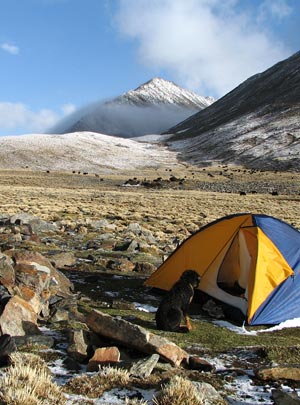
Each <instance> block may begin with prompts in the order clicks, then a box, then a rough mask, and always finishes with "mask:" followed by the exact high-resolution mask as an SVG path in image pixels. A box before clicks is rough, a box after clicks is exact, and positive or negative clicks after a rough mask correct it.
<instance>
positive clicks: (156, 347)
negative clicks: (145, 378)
mask: <svg viewBox="0 0 300 405" xmlns="http://www.w3.org/2000/svg"><path fill="white" fill-rule="evenodd" d="M86 323H87V325H88V326H89V327H90V328H91V329H92V330H93V331H94V332H95V333H97V334H99V335H101V336H105V337H107V338H110V339H113V340H115V341H118V342H120V343H121V344H122V345H124V346H126V347H132V348H135V349H137V350H139V351H141V352H144V353H149V354H153V353H157V354H159V355H160V356H161V357H162V358H163V359H165V360H166V361H168V362H170V363H171V364H173V365H175V366H179V365H180V364H181V362H182V360H183V359H186V358H187V357H188V355H187V353H186V352H185V351H184V350H182V349H181V348H180V347H178V346H176V345H175V344H174V343H173V342H171V341H169V340H167V339H165V338H162V337H160V336H157V335H155V334H153V333H150V332H149V331H148V330H146V329H144V328H142V327H141V326H138V325H134V324H132V323H130V322H128V321H125V320H124V319H121V318H119V317H116V318H113V317H112V316H110V315H108V314H104V313H103V312H100V311H98V310H93V311H92V312H91V313H90V314H89V315H88V316H87V318H86Z"/></svg>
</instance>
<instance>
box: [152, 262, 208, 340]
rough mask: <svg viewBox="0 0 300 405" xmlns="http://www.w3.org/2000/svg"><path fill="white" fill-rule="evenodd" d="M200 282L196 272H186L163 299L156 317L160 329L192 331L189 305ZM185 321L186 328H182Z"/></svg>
mask: <svg viewBox="0 0 300 405" xmlns="http://www.w3.org/2000/svg"><path fill="white" fill-rule="evenodd" d="M199 282H200V276H199V274H198V273H197V272H196V271H194V270H186V271H185V272H184V273H182V275H181V277H180V279H179V280H178V281H177V282H176V283H175V284H174V285H173V287H172V288H171V290H170V291H169V292H168V293H167V294H166V295H165V296H164V298H163V299H162V301H161V303H160V305H159V307H158V310H157V312H156V315H155V320H156V326H157V328H158V329H161V330H166V331H171V332H183V331H190V330H191V329H192V325H191V322H190V319H189V317H188V309H189V305H190V303H191V301H192V299H193V297H194V288H196V287H198V285H199ZM183 319H184V322H185V325H186V327H185V328H182V327H181V326H180V324H181V321H182V320H183Z"/></svg>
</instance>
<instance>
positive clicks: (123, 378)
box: [65, 367, 130, 398]
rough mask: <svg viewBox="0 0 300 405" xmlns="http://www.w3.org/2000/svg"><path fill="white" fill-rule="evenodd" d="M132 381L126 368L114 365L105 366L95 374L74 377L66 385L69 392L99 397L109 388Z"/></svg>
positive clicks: (123, 385)
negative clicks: (114, 366)
mask: <svg viewBox="0 0 300 405" xmlns="http://www.w3.org/2000/svg"><path fill="white" fill-rule="evenodd" d="M129 381H130V378H129V373H128V371H126V370H122V369H119V368H113V367H103V368H101V369H100V370H99V372H98V373H97V374H95V375H92V376H89V375H82V376H78V377H74V378H72V379H71V380H70V381H69V382H68V383H67V384H66V386H65V389H66V390H67V391H68V392H71V393H73V394H77V395H85V396H88V397H89V398H98V397H101V395H102V394H103V393H104V392H105V391H108V390H111V389H113V388H116V387H125V386H126V385H127V384H128V383H129Z"/></svg>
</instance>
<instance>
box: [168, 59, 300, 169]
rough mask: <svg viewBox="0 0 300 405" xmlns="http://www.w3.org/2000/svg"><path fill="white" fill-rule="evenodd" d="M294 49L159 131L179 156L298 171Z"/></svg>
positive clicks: (298, 68)
mask: <svg viewBox="0 0 300 405" xmlns="http://www.w3.org/2000/svg"><path fill="white" fill-rule="evenodd" d="M299 115H300V52H297V53H295V54H294V55H292V56H290V57H289V58H287V59H285V60H283V61H280V62H278V63H277V64H275V65H274V66H272V67H270V68H269V69H267V70H266V71H264V72H262V73H259V74H256V75H254V76H252V77H250V78H249V79H247V80H246V81H245V82H243V83H242V84H240V85H239V86H238V87H236V88H235V89H233V90H232V91H231V92H230V93H228V94H226V95H225V96H224V97H222V98H221V99H219V100H217V101H216V102H215V103H214V104H212V105H211V106H209V107H207V108H206V109H205V110H202V111H200V112H198V113H197V114H195V115H193V116H191V117H189V118H187V119H186V120H185V121H183V122H182V123H179V124H177V125H176V126H174V127H172V128H170V129H169V130H168V131H166V132H165V133H169V134H171V135H170V137H169V141H168V143H167V144H168V145H169V147H170V148H171V149H172V150H176V151H177V152H178V153H179V154H180V157H181V159H182V160H187V161H189V162H190V163H193V164H197V165H203V164H205V162H206V163H207V162H210V161H212V162H220V163H229V162H230V163H234V164H242V165H246V166H248V167H255V168H262V169H272V168H275V169H279V170H290V169H292V170H294V169H296V170H299V169H298V167H299V163H300V157H299V156H300V125H299Z"/></svg>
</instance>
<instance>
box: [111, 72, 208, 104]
mask: <svg viewBox="0 0 300 405" xmlns="http://www.w3.org/2000/svg"><path fill="white" fill-rule="evenodd" d="M119 98H120V99H122V98H125V99H126V100H128V101H131V102H134V103H140V104H176V105H182V106H190V107H199V108H200V109H202V108H205V107H208V106H209V105H210V104H212V102H213V101H214V99H213V98H212V97H204V96H200V95H198V94H196V93H194V92H192V91H190V90H186V89H183V88H182V87H179V86H177V85H176V84H175V83H173V82H171V81H169V80H165V79H162V78H159V77H155V78H153V79H151V80H149V81H148V82H146V83H144V84H142V85H141V86H139V87H138V88H136V89H135V90H130V91H128V92H127V93H125V94H123V95H122V96H120V97H119Z"/></svg>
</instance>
